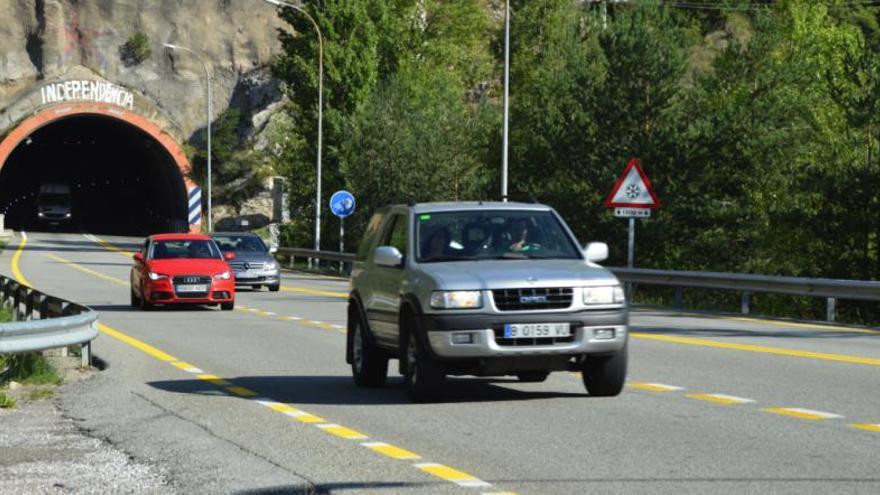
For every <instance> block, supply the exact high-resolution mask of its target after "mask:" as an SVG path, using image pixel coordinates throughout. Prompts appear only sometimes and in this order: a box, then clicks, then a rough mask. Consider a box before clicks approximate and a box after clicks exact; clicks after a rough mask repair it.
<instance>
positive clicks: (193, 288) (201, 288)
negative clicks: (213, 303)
mask: <svg viewBox="0 0 880 495" xmlns="http://www.w3.org/2000/svg"><path fill="white" fill-rule="evenodd" d="M175 289H176V290H177V292H208V286H207V285H178V286H177V287H175Z"/></svg>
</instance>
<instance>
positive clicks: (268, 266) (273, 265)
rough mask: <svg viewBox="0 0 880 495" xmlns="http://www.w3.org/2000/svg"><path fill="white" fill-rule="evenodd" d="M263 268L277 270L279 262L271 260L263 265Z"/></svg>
mask: <svg viewBox="0 0 880 495" xmlns="http://www.w3.org/2000/svg"><path fill="white" fill-rule="evenodd" d="M263 269H264V270H277V269H278V263H277V262H275V261H270V262H268V263H266V264H265V265H263Z"/></svg>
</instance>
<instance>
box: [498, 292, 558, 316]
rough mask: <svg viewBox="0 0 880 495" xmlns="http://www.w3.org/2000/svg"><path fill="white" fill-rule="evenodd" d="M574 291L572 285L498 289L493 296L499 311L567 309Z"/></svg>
mask: <svg viewBox="0 0 880 495" xmlns="http://www.w3.org/2000/svg"><path fill="white" fill-rule="evenodd" d="M572 292H573V291H572V289H571V288H570V287H538V288H533V287H529V288H525V289H496V290H493V291H492V297H493V298H494V299H495V306H496V307H497V308H498V310H499V311H529V310H535V309H566V308H568V307H569V306H571V298H572Z"/></svg>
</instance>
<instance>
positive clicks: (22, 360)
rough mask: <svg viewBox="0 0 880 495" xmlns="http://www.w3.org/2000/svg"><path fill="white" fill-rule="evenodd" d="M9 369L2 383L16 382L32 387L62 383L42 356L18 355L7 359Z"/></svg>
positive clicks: (37, 354) (33, 354)
mask: <svg viewBox="0 0 880 495" xmlns="http://www.w3.org/2000/svg"><path fill="white" fill-rule="evenodd" d="M5 360H6V363H7V365H8V366H9V368H8V369H7V370H6V372H5V373H4V374H3V376H2V380H0V381H4V382H5V381H9V380H14V381H17V382H21V383H27V384H32V385H43V384H53V385H57V384H59V383H61V377H59V376H58V373H57V372H56V371H55V369H54V368H53V367H52V365H51V364H49V361H47V360H46V358H45V357H43V355H42V354H40V353H37V352H32V353H29V354H16V355H14V356H7V357H6V358H5Z"/></svg>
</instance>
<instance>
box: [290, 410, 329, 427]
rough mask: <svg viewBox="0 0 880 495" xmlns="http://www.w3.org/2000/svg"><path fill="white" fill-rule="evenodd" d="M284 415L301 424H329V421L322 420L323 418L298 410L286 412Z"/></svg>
mask: <svg viewBox="0 0 880 495" xmlns="http://www.w3.org/2000/svg"><path fill="white" fill-rule="evenodd" d="M284 414H286V415H288V416H290V417H291V418H293V419H295V420H297V421H299V422H300V423H306V424H313V423H326V422H327V420H326V419H324V418H322V417H321V416H315V415H314V414H310V413H307V412H305V411H302V410H299V409H296V408H294V410H293V411H285V412H284Z"/></svg>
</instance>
